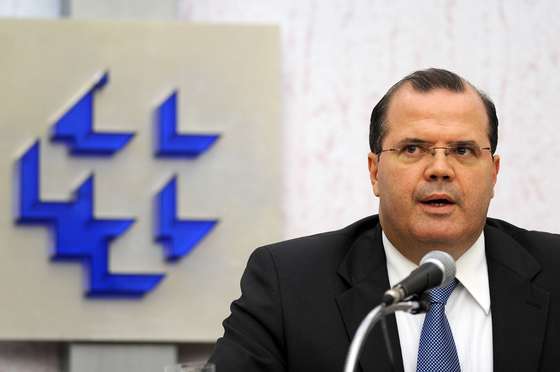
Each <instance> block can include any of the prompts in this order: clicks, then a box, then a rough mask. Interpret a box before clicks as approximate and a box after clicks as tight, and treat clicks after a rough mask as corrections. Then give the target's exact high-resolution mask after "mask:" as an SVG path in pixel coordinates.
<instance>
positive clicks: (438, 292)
mask: <svg viewBox="0 0 560 372" xmlns="http://www.w3.org/2000/svg"><path fill="white" fill-rule="evenodd" d="M458 282H459V281H458V280H457V279H453V280H452V281H451V283H449V284H448V285H447V286H445V287H437V288H432V289H430V290H429V291H427V292H426V299H427V300H428V301H429V302H430V303H432V304H443V305H445V304H446V303H447V300H448V299H449V296H451V293H452V292H453V290H454V289H455V287H456V286H457V284H458Z"/></svg>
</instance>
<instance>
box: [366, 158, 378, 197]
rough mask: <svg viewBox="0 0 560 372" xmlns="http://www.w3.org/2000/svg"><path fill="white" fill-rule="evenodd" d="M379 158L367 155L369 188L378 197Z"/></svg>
mask: <svg viewBox="0 0 560 372" xmlns="http://www.w3.org/2000/svg"><path fill="white" fill-rule="evenodd" d="M378 164H379V157H378V156H377V155H376V154H374V153H373V152H370V153H369V154H368V169H369V180H370V182H371V188H372V190H373V193H374V194H375V196H377V197H379V182H378V181H377V172H378Z"/></svg>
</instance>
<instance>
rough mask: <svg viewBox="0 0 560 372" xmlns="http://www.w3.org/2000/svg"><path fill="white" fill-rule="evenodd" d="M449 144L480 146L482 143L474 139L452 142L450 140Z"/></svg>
mask: <svg viewBox="0 0 560 372" xmlns="http://www.w3.org/2000/svg"><path fill="white" fill-rule="evenodd" d="M448 145H451V146H479V147H480V145H479V144H478V143H476V141H473V140H461V141H452V142H449V143H448Z"/></svg>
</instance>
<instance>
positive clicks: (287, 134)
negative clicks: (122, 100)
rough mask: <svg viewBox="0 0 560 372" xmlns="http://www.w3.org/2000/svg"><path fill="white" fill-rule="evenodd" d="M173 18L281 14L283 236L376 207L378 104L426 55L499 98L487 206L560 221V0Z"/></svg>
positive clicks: (304, 7) (305, 6) (259, 19)
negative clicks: (495, 176)
mask: <svg viewBox="0 0 560 372" xmlns="http://www.w3.org/2000/svg"><path fill="white" fill-rule="evenodd" d="M92 1H95V0H92ZM21 3H22V2H21V1H6V0H3V1H0V15H3V16H9V15H18V16H21V15H25V14H22V13H25V11H23V10H21V9H22V7H21V6H20V5H18V4H21ZM23 3H25V4H33V5H32V6H28V5H26V8H25V9H26V11H27V13H26V14H27V15H30V16H31V15H32V16H37V14H36V9H43V10H42V12H43V16H52V14H58V13H57V12H58V3H57V2H54V1H50V0H49V1H48V2H47V4H49V5H48V6H46V7H44V6H43V5H44V4H45V1H42V0H35V1H31V0H27V1H26V2H23ZM41 4H43V5H41ZM178 18H180V19H182V20H186V21H210V22H236V23H237V22H241V23H246V22H250V23H276V24H280V25H281V29H282V37H283V50H282V52H283V69H284V71H283V79H284V81H283V84H284V95H283V100H284V101H283V107H284V121H283V125H284V128H283V133H284V137H283V139H282V140H283V141H284V145H283V147H284V161H285V162H284V180H283V181H282V182H283V183H284V188H285V194H284V198H285V217H286V226H287V227H286V232H285V236H286V237H292V236H297V235H302V234H308V233H313V232H318V231H322V230H327V229H333V228H338V227H341V226H343V225H346V224H348V223H350V222H352V221H353V220H354V219H356V218H359V217H361V216H365V215H368V214H371V213H372V212H375V211H376V209H377V202H376V201H375V200H374V199H373V197H372V196H371V193H370V190H369V184H368V176H367V168H366V155H367V152H368V146H367V133H368V120H369V114H370V111H371V108H372V107H373V106H374V105H375V103H376V102H377V101H378V99H379V98H380V97H381V96H382V94H383V93H384V92H385V91H386V89H387V88H388V87H389V86H390V85H391V84H393V83H394V82H395V81H397V80H398V79H400V78H401V77H403V76H404V75H405V74H407V73H408V72H411V71H413V70H416V69H419V68H425V67H430V66H439V67H444V68H449V69H451V70H454V71H456V72H458V73H459V74H461V75H463V76H464V77H466V78H467V79H469V80H470V81H471V82H473V83H474V84H475V85H477V86H478V87H479V88H481V89H483V90H485V91H486V92H487V93H488V94H489V95H490V96H491V97H492V98H493V99H494V101H495V103H496V106H497V108H498V115H499V117H500V120H501V124H500V144H499V146H498V152H499V153H500V154H501V155H502V170H501V174H500V179H499V181H498V187H497V193H496V198H495V200H494V204H493V206H492V207H491V213H490V214H491V215H492V216H496V217H500V218H504V219H507V220H509V221H511V222H513V223H516V224H518V225H521V226H523V227H527V228H531V229H541V230H549V231H555V232H559V231H560V219H559V218H557V217H556V216H554V215H553V211H554V210H557V209H560V193H559V192H558V185H560V172H559V171H560V166H559V164H560V151H557V150H556V147H557V144H558V143H560V131H559V130H558V129H557V128H558V124H557V120H558V118H559V117H560V104H559V103H560V102H558V101H559V98H558V93H557V92H559V91H560V71H559V67H560V23H559V22H558V19H560V2H557V1H555V0H546V1H545V0H543V1H539V2H526V1H519V0H517V1H498V0H494V1H469V2H467V1H464V2H456V1H422V2H413V1H403V0H393V1H381V0H379V1H373V0H362V1H351V0H338V1H336V0H323V1H303V0H274V1H273V0H269V1H261V0H244V1H236V0H205V1H195V0H178ZM279 182H281V181H280V180H279ZM22 348H25V347H22ZM13 350H14V348H13V347H11V346H1V345H0V365H2V366H12V368H8V370H10V371H17V370H25V371H55V370H56V368H57V365H56V362H53V361H52V358H51V359H49V358H48V357H44V355H45V354H47V355H53V353H55V351H53V350H51V349H48V348H44V349H41V350H43V352H35V351H31V352H28V353H27V354H25V353H20V354H17V355H18V356H19V357H15V358H14V355H15V354H14V351H13ZM26 350H27V349H26ZM49 353H50V354H49ZM22 355H23V356H22ZM34 357H35V358H38V359H37V360H38V361H37V362H35V363H34V362H33V360H32V359H33V358H34ZM41 358H42V359H41ZM26 359H27V360H28V361H27V362H26V361H25V360H26ZM39 359H41V360H39ZM29 360H31V361H29ZM41 361H42V362H41ZM25 363H27V364H25ZM18 366H19V368H20V369H18ZM21 366H24V367H21Z"/></svg>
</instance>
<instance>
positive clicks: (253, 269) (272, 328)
mask: <svg viewBox="0 0 560 372" xmlns="http://www.w3.org/2000/svg"><path fill="white" fill-rule="evenodd" d="M497 130H498V119H497V116H496V111H495V108H494V105H493V103H492V102H491V100H490V99H489V98H488V97H487V96H486V95H484V94H483V93H481V92H480V91H479V90H477V89H476V88H475V87H474V86H473V85H471V84H470V83H468V82H467V81H465V80H464V79H462V78H460V77H459V76H457V75H456V74H454V73H452V72H449V71H446V70H441V69H429V70H424V71H417V72H414V73H412V74H411V75H409V76H407V77H405V78H404V79H402V80H401V81H399V82H398V83H397V84H395V85H394V86H393V87H392V88H391V89H389V91H388V92H387V93H386V95H385V96H384V97H383V98H382V99H381V101H380V102H379V103H378V104H377V105H376V106H375V108H374V109H373V112H372V117H371V125H370V147H371V153H370V154H369V156H368V164H369V170H370V181H371V184H372V188H373V192H374V194H375V195H376V196H377V197H379V201H380V204H379V215H378V216H373V217H369V218H366V219H363V220H361V221H358V222H356V223H354V224H352V225H350V226H349V227H347V228H345V229H342V230H339V231H334V232H330V233H324V234H318V235H314V236H310V237H305V238H300V239H295V240H291V241H286V242H282V243H278V244H274V245H270V246H266V247H262V248H259V249H257V250H256V251H255V252H254V253H253V255H252V256H251V258H250V259H249V263H248V265H247V269H246V271H245V273H244V275H243V278H242V281H241V289H242V296H241V298H240V299H238V300H237V301H235V302H234V303H233V304H232V306H231V316H230V317H229V318H227V319H226V320H225V321H224V329H225V334H224V337H222V338H221V339H219V340H218V342H217V344H216V349H215V351H214V353H213V355H212V357H211V361H212V362H214V363H215V364H216V365H217V370H218V372H225V371H325V372H326V371H342V370H343V365H344V360H345V358H346V353H347V351H348V347H349V345H350V342H351V340H352V337H353V335H354V333H355V331H356V329H357V327H358V326H359V324H360V322H361V321H362V319H363V317H364V316H365V315H366V314H367V313H368V312H369V311H370V310H371V309H373V308H374V307H375V306H377V305H378V304H379V303H380V301H381V297H382V295H383V292H384V291H385V290H386V289H388V288H389V287H390V286H392V285H394V284H395V283H396V282H398V281H399V280H401V279H402V278H403V275H404V276H406V273H407V272H409V270H408V269H409V268H413V267H414V266H415V265H417V264H418V263H419V261H420V259H421V258H422V257H423V256H424V255H425V254H426V253H427V252H429V251H431V250H434V249H438V250H442V251H445V252H447V253H449V254H450V255H451V256H453V258H454V259H455V260H457V279H458V280H457V281H456V282H455V283H454V284H453V286H452V287H451V288H450V293H451V295H450V297H449V299H448V300H447V304H445V303H444V308H445V314H446V315H444V318H445V319H444V322H445V324H444V325H446V326H447V328H448V329H450V333H452V335H450V337H451V340H446V341H445V342H447V345H451V346H452V350H453V355H454V358H455V361H456V362H455V365H454V366H453V365H452V363H451V364H450V363H448V362H447V361H438V363H440V364H437V365H438V366H441V368H439V367H436V369H437V370H449V371H451V370H453V371H458V370H462V371H490V370H495V371H552V370H557V369H558V368H559V367H558V366H559V365H560V363H559V362H560V353H557V352H555V350H554V349H555V347H556V346H560V316H559V315H558V309H559V306H560V298H559V293H560V292H559V290H560V280H558V275H557V271H558V269H559V268H560V237H559V236H558V235H554V234H547V233H539V232H529V231H526V230H523V229H520V228H518V227H515V226H513V225H510V224H508V223H506V222H503V221H499V220H494V219H490V218H487V217H486V214H487V211H488V206H489V203H490V200H491V198H492V197H493V193H494V191H493V190H494V185H495V183H496V178H497V174H498V171H499V165H500V158H499V157H498V156H497V155H495V150H496V146H497V137H498V132H497ZM433 308H434V309H435V308H436V306H433ZM430 311H432V310H430ZM434 311H435V310H434ZM428 316H429V315H426V318H425V319H428ZM422 317H424V315H415V316H413V315H409V314H400V315H397V318H395V317H390V318H389V321H388V326H389V333H390V335H391V343H392V347H391V349H392V352H393V354H394V365H393V366H392V365H391V362H390V360H389V357H388V353H387V350H386V348H385V345H384V342H383V338H382V334H381V331H380V330H379V329H374V330H373V332H372V333H371V335H370V336H369V338H368V341H367V342H366V344H365V347H364V349H363V352H362V356H361V357H360V367H361V368H362V370H363V371H391V370H392V368H394V370H398V371H403V370H404V371H406V372H409V371H415V370H417V371H424V370H427V369H426V367H422V364H423V363H424V361H425V360H426V359H425V358H428V360H429V359H430V358H432V357H433V356H434V355H436V354H437V353H438V351H437V350H436V351H433V349H432V348H430V347H426V345H425V342H424V343H422V342H421V341H420V340H419V338H420V337H419V336H420V333H422V338H424V337H425V335H424V333H425V332H426V333H427V334H429V332H430V330H428V329H427V328H429V327H433V325H432V324H428V325H427V324H426V323H430V322H427V321H426V322H424V319H423V318H422ZM447 318H448V319H449V321H448V320H447ZM438 342H439V340H438ZM436 349H437V348H436ZM426 353H427V354H426ZM430 353H436V354H433V355H432V354H430ZM444 354H448V353H447V352H446V353H444ZM437 355H438V357H439V356H441V353H440V354H437ZM446 356H447V355H446ZM417 358H418V365H417ZM422 358H424V359H422ZM420 360H423V362H420ZM450 365H452V366H450ZM422 368H424V369H422ZM428 369H429V368H428ZM431 370H434V368H433V367H432V369H431Z"/></svg>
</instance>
